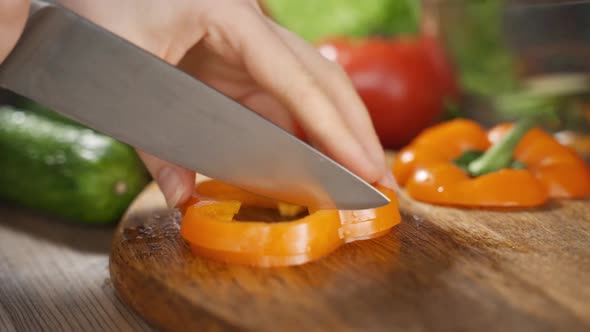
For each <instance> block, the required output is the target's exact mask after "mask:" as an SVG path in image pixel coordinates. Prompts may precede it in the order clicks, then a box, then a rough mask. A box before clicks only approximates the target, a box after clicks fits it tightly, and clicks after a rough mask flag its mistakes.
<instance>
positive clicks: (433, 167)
mask: <svg viewBox="0 0 590 332" xmlns="http://www.w3.org/2000/svg"><path fill="white" fill-rule="evenodd" d="M511 127H512V125H511V124H502V125H499V126H496V127H494V128H493V129H491V130H490V131H489V132H486V131H485V130H484V129H483V128H482V127H481V126H479V125H478V124H477V123H475V122H473V121H469V120H463V119H459V120H453V121H449V122H446V123H443V124H440V125H437V126H434V127H431V128H429V129H428V130H426V131H424V132H423V134H421V135H420V136H418V137H417V138H416V139H415V140H414V141H413V142H412V143H411V144H410V145H409V146H408V147H406V148H404V149H403V150H402V151H401V152H400V153H399V154H398V156H397V157H396V159H395V162H394V165H393V172H394V175H395V177H396V179H397V181H398V183H399V184H400V185H402V186H405V188H406V191H407V193H408V194H409V195H410V196H411V197H413V198H414V199H416V200H419V201H424V202H428V203H434V204H442V205H456V206H471V207H533V206H539V205H543V204H544V203H546V202H547V200H548V199H549V198H582V197H585V196H588V195H589V194H590V168H589V167H588V165H587V164H586V162H585V161H584V160H583V159H581V158H580V157H579V156H577V155H576V154H575V152H573V151H572V150H570V149H569V148H567V147H565V146H562V145H561V144H559V143H558V142H557V141H556V140H555V139H554V138H553V137H552V136H550V135H548V134H546V133H544V132H543V131H542V130H540V129H532V130H530V131H528V132H527V134H526V135H525V136H524V137H523V139H522V140H521V141H520V142H519V143H518V145H517V146H516V149H515V151H514V153H513V158H514V159H515V160H517V161H519V162H522V163H524V164H525V165H526V166H527V169H526V170H521V169H501V170H499V171H495V172H491V173H488V174H485V175H482V176H478V177H473V178H472V177H470V175H469V174H468V173H467V172H466V171H465V170H463V169H461V168H460V167H458V166H456V165H455V164H454V163H453V160H454V159H456V158H458V157H459V156H460V155H462V154H463V153H465V152H466V151H470V150H478V151H483V150H486V149H489V147H490V146H491V145H493V144H496V143H497V142H498V141H499V140H500V139H501V138H502V137H504V136H505V135H506V134H507V133H508V131H509V130H510V128H511Z"/></svg>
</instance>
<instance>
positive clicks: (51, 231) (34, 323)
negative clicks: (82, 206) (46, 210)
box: [0, 204, 152, 332]
mask: <svg viewBox="0 0 590 332" xmlns="http://www.w3.org/2000/svg"><path fill="white" fill-rule="evenodd" d="M113 232H114V227H101V228H96V227H81V226H76V225H72V224H65V223H63V222H59V221H58V220H52V219H51V218H47V217H44V216H41V215H36V214H33V213H31V212H28V211H26V210H23V209H18V208H14V207H10V206H8V205H6V204H0V331H6V332H10V331H19V332H20V331H151V330H152V329H151V328H150V327H149V326H148V325H147V324H146V323H145V322H144V321H143V320H142V319H141V318H140V317H138V316H137V315H135V314H134V313H133V312H132V311H131V310H130V309H128V308H127V307H126V306H125V305H124V304H123V303H122V302H121V301H120V300H119V299H118V298H117V296H116V295H115V292H114V288H113V286H112V284H111V282H110V279H109V273H108V255H109V250H110V246H111V240H112V236H113Z"/></svg>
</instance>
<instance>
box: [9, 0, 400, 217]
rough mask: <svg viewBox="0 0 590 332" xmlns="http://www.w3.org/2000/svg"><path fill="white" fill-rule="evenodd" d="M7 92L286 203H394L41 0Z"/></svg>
mask: <svg viewBox="0 0 590 332" xmlns="http://www.w3.org/2000/svg"><path fill="white" fill-rule="evenodd" d="M0 86H1V87H3V88H5V89H8V90H12V91H14V92H16V93H18V94H20V95H23V96H25V97H28V98H30V99H33V100H35V101H37V102H39V103H41V104H44V105H45V106H48V107H50V108H52V109H53V110H55V111H57V112H59V113H61V114H63V115H64V116H66V117H68V118H71V119H73V120H75V121H78V122H80V123H82V124H84V125H86V126H88V127H90V128H93V129H95V130H97V131H100V132H103V133H105V134H107V135H110V136H112V137H114V138H116V139H118V140H120V141H122V142H125V143H127V144H129V145H131V146H134V147H136V148H139V149H141V150H143V151H145V152H148V153H151V154H153V155H155V156H158V157H160V158H162V159H164V160H168V161H170V162H173V163H175V164H177V165H179V166H182V167H185V168H187V169H190V170H194V171H197V172H199V173H201V174H204V175H206V176H209V177H212V178H216V179H218V180H221V181H224V182H227V183H230V184H233V185H235V186H238V187H241V188H244V189H246V190H249V191H251V192H254V193H258V194H261V195H265V196H270V197H274V198H277V199H280V200H283V201H287V202H292V203H297V204H302V205H309V206H315V207H322V208H333V207H335V208H339V209H364V208H372V207H377V206H381V205H384V204H386V203H387V202H388V199H387V198H386V197H385V196H384V195H382V194H381V193H380V192H379V191H377V190H376V189H374V188H373V187H372V186H371V185H369V184H367V183H366V182H365V181H363V180H362V179H360V178H359V177H357V176H356V175H354V174H353V173H351V172H350V171H348V170H347V169H346V168H344V167H343V166H341V165H339V164H338V163H336V162H335V161H333V160H331V159H330V158H328V157H326V156H325V155H323V154H322V153H320V152H319V151H317V150H315V149H314V148H312V147H311V146H309V145H307V144H305V143H304V142H302V141H301V140H299V139H297V138H296V137H294V136H293V135H291V134H289V133H287V132H286V131H284V130H282V129H281V128H279V127H277V126H276V125H274V124H272V123H271V122H269V121H267V120H266V119H264V118H262V117H261V116H259V115H258V114H256V113H254V112H253V111H251V110H249V109H247V108H245V107H244V106H242V105H241V104H239V103H237V102H236V101H234V100H232V99H231V98H228V97H227V96H225V95H223V94H221V93H220V92H218V91H216V90H215V89H213V88H211V87H209V86H207V85H206V84H204V83H203V82H200V81H199V80H197V79H195V78H193V77H191V76H190V75H188V74H186V73H184V72H182V71H180V70H178V69H177V68H175V67H173V66H171V65H169V64H167V63H165V62H164V61H162V60H160V59H158V58H157V57H155V56H154V55H152V54H150V53H148V52H145V51H144V50H142V49H140V48H138V47H136V46H134V45H132V44H131V43H129V42H127V41H125V40H124V39H122V38H120V37H118V36H116V35H114V34H112V33H110V32H109V31H106V30H105V29H103V28H101V27H99V26H97V25H95V24H93V23H91V22H89V21H88V20H86V19H84V18H82V17H80V16H78V15H77V14H75V13H74V12H72V11H70V10H68V9H66V8H63V7H60V6H56V5H50V4H47V3H45V2H41V1H33V2H32V9H31V14H30V16H29V20H28V22H27V25H26V27H25V30H24V32H23V34H22V36H21V38H20V40H19V41H18V43H17V45H16V47H15V48H14V50H13V51H12V52H11V53H10V55H9V56H8V58H7V59H6V60H5V61H4V63H2V65H0Z"/></svg>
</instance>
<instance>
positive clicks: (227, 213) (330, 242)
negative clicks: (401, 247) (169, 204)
mask: <svg viewBox="0 0 590 332" xmlns="http://www.w3.org/2000/svg"><path fill="white" fill-rule="evenodd" d="M379 190H381V191H382V192H383V193H384V194H385V195H386V196H387V197H389V199H390V203H389V204H388V205H386V206H383V207H379V208H376V209H367V210H358V211H338V210H313V211H312V210H310V211H308V215H306V216H304V217H301V218H299V219H296V220H293V221H278V222H265V221H236V220H234V216H235V215H236V214H237V213H238V211H239V210H240V208H241V207H242V206H254V207H261V208H274V209H278V211H279V212H280V213H281V215H286V216H294V215H297V213H300V212H302V211H303V210H305V209H304V208H303V207H298V206H293V205H289V204H285V203H281V202H278V201H275V200H273V199H270V198H266V197H261V196H258V195H255V194H252V193H249V192H246V191H243V190H241V189H238V188H236V187H233V186H230V185H227V184H224V183H222V182H219V181H216V180H210V181H206V182H203V183H201V184H199V185H197V186H196V188H195V192H194V194H193V197H192V198H191V200H190V201H189V202H188V203H187V204H186V205H185V207H184V209H183V210H184V212H183V214H184V215H183V219H182V224H181V231H180V232H181V235H182V237H183V239H184V240H185V241H187V242H188V243H189V244H190V246H191V249H192V251H193V252H194V253H195V254H197V255H201V256H206V257H209V258H213V259H217V260H220V261H224V262H230V263H238V264H248V265H255V266H265V267H266V266H286V265H297V264H303V263H307V262H309V261H312V260H315V259H318V258H321V257H323V256H325V255H327V254H329V253H330V252H332V251H334V250H336V249H337V248H338V247H340V246H341V245H342V244H344V243H347V242H352V241H356V240H363V239H367V238H373V237H377V236H381V235H383V234H385V233H387V232H388V231H389V230H390V229H391V228H392V227H393V226H395V225H396V224H398V223H399V222H400V219H401V217H400V214H399V211H398V209H397V206H398V204H397V200H396V196H395V193H394V192H393V191H391V190H389V189H386V188H381V187H379Z"/></svg>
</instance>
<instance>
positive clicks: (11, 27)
mask: <svg viewBox="0 0 590 332" xmlns="http://www.w3.org/2000/svg"><path fill="white" fill-rule="evenodd" d="M30 5H31V4H30V1H29V0H0V63H1V62H2V61H4V59H6V57H7V56H8V54H9V53H10V51H12V48H13V47H14V45H15V44H16V42H17V41H18V38H19V37H20V34H21V33H22V32H23V28H24V26H25V23H26V21H27V17H28V15H29V7H30Z"/></svg>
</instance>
